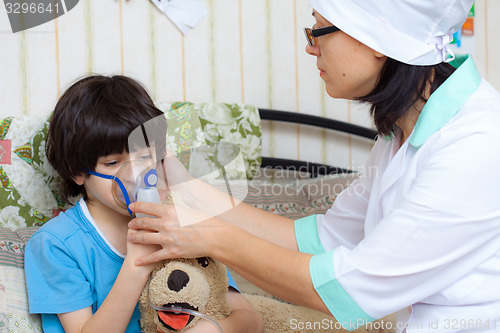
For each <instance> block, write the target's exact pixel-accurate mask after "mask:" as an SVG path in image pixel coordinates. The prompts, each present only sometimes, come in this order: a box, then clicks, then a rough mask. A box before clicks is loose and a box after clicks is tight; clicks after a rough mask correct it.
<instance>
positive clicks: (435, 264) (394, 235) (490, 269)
mask: <svg viewBox="0 0 500 333" xmlns="http://www.w3.org/2000/svg"><path fill="white" fill-rule="evenodd" d="M499 128H500V95H499V94H498V93H497V92H496V91H495V90H494V89H493V88H492V87H491V86H490V85H489V84H488V83H487V82H485V81H482V83H481V85H480V87H479V89H478V90H477V91H476V92H474V93H473V94H472V96H471V97H470V98H469V99H468V100H467V102H466V103H465V105H464V106H463V107H462V109H461V110H460V111H459V112H458V113H457V114H456V115H455V116H454V117H453V118H452V119H451V120H450V121H449V122H448V123H447V124H446V125H445V126H444V127H443V128H442V129H441V130H439V131H438V132H436V133H435V134H433V135H432V136H430V137H429V138H428V139H427V141H426V142H425V143H424V144H423V145H422V146H421V147H420V148H415V147H413V146H411V145H410V144H409V143H408V142H409V140H407V141H406V143H405V144H403V146H402V147H401V148H399V145H398V142H399V138H400V137H399V135H398V136H396V138H395V139H394V140H392V141H388V140H385V139H382V138H380V139H378V141H377V142H376V144H375V146H374V148H373V151H372V154H371V156H370V158H369V161H368V164H367V167H366V168H367V169H366V170H365V172H364V175H363V176H361V177H360V178H359V180H357V181H355V182H354V183H353V184H352V185H351V186H350V187H349V188H348V189H347V190H346V191H344V192H343V193H341V194H340V196H339V197H338V198H337V199H336V200H335V202H334V205H333V206H332V208H331V209H330V210H329V211H328V212H327V213H326V214H325V215H324V216H322V215H320V216H318V218H317V223H318V234H319V237H320V240H321V242H322V244H323V246H324V248H325V250H326V251H330V250H332V249H336V250H335V252H334V254H333V258H334V259H333V261H334V262H333V266H334V267H335V276H336V279H337V281H338V282H339V283H340V284H341V286H342V287H343V288H344V289H345V291H346V292H347V293H348V294H349V295H350V296H351V297H352V299H353V300H354V301H355V302H356V303H357V304H358V305H359V306H360V307H362V308H363V310H364V311H365V312H366V313H367V314H368V315H370V316H372V317H374V318H381V317H383V316H386V315H388V314H390V313H393V312H395V311H398V310H400V309H405V308H406V307H408V306H410V305H412V308H413V311H412V315H411V318H410V320H409V324H408V325H409V326H408V327H407V328H406V332H407V333H412V332H433V333H435V332H458V331H460V332H498V330H499V329H500V172H499V170H500V148H499V144H500V131H499ZM398 148H399V149H398ZM387 279H390V281H391V282H390V283H387ZM461 319H466V325H469V326H467V327H465V328H464V327H463V326H462V324H463V323H460V322H458V323H455V324H456V325H455V326H453V325H452V324H453V323H454V322H453V320H458V321H460V320H461ZM487 320H489V326H490V328H489V330H488V329H486V330H482V329H480V327H479V325H483V326H482V327H483V328H484V325H486V323H487ZM436 321H437V322H438V328H437V329H436V328H432V327H429V325H430V324H429V323H430V322H431V323H435V322H436ZM494 321H495V322H494ZM447 325H448V326H447ZM494 325H496V327H494ZM445 328H449V329H448V330H445Z"/></svg>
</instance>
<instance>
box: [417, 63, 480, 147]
mask: <svg viewBox="0 0 500 333" xmlns="http://www.w3.org/2000/svg"><path fill="white" fill-rule="evenodd" d="M451 64H452V65H453V66H455V67H456V68H457V69H456V71H455V72H454V73H453V74H452V75H451V76H450V77H449V78H448V79H447V80H446V81H445V82H444V83H443V84H442V85H441V86H440V87H439V88H438V89H437V90H436V91H435V92H434V93H433V94H432V95H431V96H430V97H429V100H428V101H427V103H425V107H424V108H423V110H422V112H421V113H420V116H419V117H418V120H417V123H416V124H415V127H414V129H413V134H412V136H411V138H410V144H411V145H412V146H414V147H416V148H419V147H420V146H422V145H423V144H424V142H425V141H426V140H427V139H428V138H429V137H430V136H431V135H432V134H434V133H436V132H437V131H438V130H440V129H441V127H443V126H444V125H445V124H446V123H447V122H448V121H449V120H450V119H451V118H452V117H453V116H455V114H457V112H458V111H459V110H460V108H461V107H462V106H463V105H464V103H465V101H466V100H467V99H468V98H469V97H470V96H471V95H472V94H473V93H474V92H475V91H476V90H477V88H479V85H480V84H481V76H480V75H479V72H478V71H477V69H476V65H475V64H474V61H473V60H472V58H471V57H470V56H469V55H463V56H457V57H456V59H455V61H453V62H452V63H451Z"/></svg>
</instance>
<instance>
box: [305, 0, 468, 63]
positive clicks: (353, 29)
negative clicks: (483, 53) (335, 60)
mask: <svg viewBox="0 0 500 333" xmlns="http://www.w3.org/2000/svg"><path fill="white" fill-rule="evenodd" d="M309 3H310V4H311V6H312V7H313V9H314V10H316V11H317V12H318V13H319V14H321V16H323V17H324V18H325V19H327V20H328V21H329V22H331V23H332V24H333V25H335V26H337V27H338V28H339V29H340V30H342V31H343V32H345V33H346V34H348V35H350V36H351V37H353V38H355V39H357V40H358V41H360V42H361V43H363V44H365V45H367V46H369V47H370V48H372V49H374V50H375V51H378V52H380V53H382V54H384V55H386V56H388V57H390V58H393V59H396V60H398V61H401V62H403V63H406V64H410V65H434V64H438V63H441V62H443V61H444V62H448V61H451V60H453V59H454V55H453V52H452V51H451V48H450V47H449V44H450V42H451V41H452V40H453V33H455V32H456V31H458V29H460V28H461V27H462V25H463V24H464V22H465V20H466V18H467V14H468V13H469V11H470V9H471V7H472V5H473V3H474V0H396V1H394V0H392V1H391V0H309Z"/></svg>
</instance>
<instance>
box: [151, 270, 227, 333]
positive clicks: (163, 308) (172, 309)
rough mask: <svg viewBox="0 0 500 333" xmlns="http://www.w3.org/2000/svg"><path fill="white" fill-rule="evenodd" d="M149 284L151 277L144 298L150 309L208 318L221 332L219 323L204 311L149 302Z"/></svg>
mask: <svg viewBox="0 0 500 333" xmlns="http://www.w3.org/2000/svg"><path fill="white" fill-rule="evenodd" d="M150 284H151V278H150V279H149V281H148V297H147V298H146V303H147V304H148V306H149V307H150V308H151V309H153V310H156V311H168V312H176V313H183V314H188V315H192V316H195V317H199V318H201V319H205V320H208V321H209V322H210V323H212V324H213V325H214V326H215V327H216V328H217V330H218V331H219V332H220V333H223V332H222V327H220V325H219V323H218V322H217V321H216V320H215V319H214V318H212V317H210V316H208V315H206V314H204V313H201V312H198V311H196V310H191V309H186V308H181V307H178V306H157V305H154V304H153V303H152V302H151V300H150V299H149V286H150Z"/></svg>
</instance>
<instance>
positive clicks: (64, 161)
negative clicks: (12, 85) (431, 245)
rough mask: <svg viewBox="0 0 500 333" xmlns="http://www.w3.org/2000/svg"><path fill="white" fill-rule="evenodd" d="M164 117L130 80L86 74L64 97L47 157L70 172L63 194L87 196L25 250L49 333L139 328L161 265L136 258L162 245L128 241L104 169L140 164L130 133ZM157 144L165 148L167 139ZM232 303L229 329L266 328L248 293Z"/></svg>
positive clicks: (64, 174)
mask: <svg viewBox="0 0 500 333" xmlns="http://www.w3.org/2000/svg"><path fill="white" fill-rule="evenodd" d="M161 115H162V112H161V111H160V110H158V109H157V108H156V107H155V106H154V103H153V101H152V100H151V98H150V97H149V96H148V94H147V92H146V91H145V89H144V88H143V87H142V86H141V85H140V84H139V83H138V82H136V81H134V80H132V79H130V78H127V77H124V76H113V77H105V76H90V77H87V78H84V79H82V80H79V81H78V82H76V83H75V84H73V85H72V86H71V87H70V88H69V89H68V90H67V91H66V92H65V93H64V95H63V96H62V97H61V98H60V100H59V101H58V103H57V105H56V107H55V110H54V113H53V115H52V118H51V121H50V126H49V131H48V135H47V148H46V152H47V157H48V160H49V162H50V163H51V165H52V166H53V167H54V168H55V169H56V170H57V171H58V173H59V174H60V176H61V179H62V196H63V198H64V199H65V200H66V201H68V200H69V199H70V198H71V197H74V196H78V195H80V196H81V199H80V200H79V201H78V203H77V204H75V205H74V206H73V207H72V208H70V209H69V210H67V211H66V212H65V213H61V214H60V215H59V216H57V217H56V218H54V219H52V220H51V221H49V222H48V223H46V224H45V225H44V226H43V227H42V228H40V230H39V231H38V232H37V233H36V234H35V235H33V237H32V238H31V239H30V241H29V242H28V244H27V245H26V251H25V267H26V268H25V270H26V283H27V287H28V298H29V305H30V311H31V312H32V313H41V315H42V325H43V329H44V332H46V333H51V332H92V333H95V332H134V333H137V332H140V326H139V311H138V308H137V302H138V299H139V296H140V294H141V292H142V289H143V288H144V285H145V283H146V281H147V278H148V276H149V274H150V272H151V271H152V269H153V268H154V267H155V266H156V263H154V264H151V265H147V266H142V267H139V266H136V265H135V264H134V262H135V260H136V259H137V258H139V257H141V256H144V255H146V254H150V253H152V252H153V251H155V250H156V249H157V246H152V245H137V244H133V243H130V242H128V241H127V233H131V232H133V231H131V230H129V229H128V222H130V220H131V217H130V215H129V213H128V211H127V209H126V208H124V207H122V206H120V205H119V204H118V203H117V202H116V201H115V200H114V198H113V196H112V191H111V188H112V182H113V181H112V180H110V179H105V178H102V177H99V176H97V175H95V173H98V174H104V175H114V174H115V173H116V172H117V171H118V169H119V168H120V166H121V165H122V164H123V163H124V162H126V161H128V160H130V159H134V156H130V155H132V154H131V153H129V151H128V136H129V134H130V133H131V132H132V131H133V130H134V129H135V128H137V127H139V126H140V125H142V124H144V123H145V122H147V121H148V120H150V119H153V118H155V117H158V116H161ZM155 147H156V151H157V153H160V154H161V153H162V152H165V148H164V147H165V143H164V142H155ZM160 159H161V155H160ZM91 173H92V174H91ZM230 286H231V287H233V288H235V284H234V281H232V279H230ZM227 298H228V301H229V304H230V306H231V309H232V313H231V315H230V316H229V317H228V318H227V319H226V320H224V321H222V322H221V326H222V327H223V328H224V331H225V332H230V331H238V332H242V331H246V330H248V331H249V332H250V331H255V330H259V331H261V330H262V325H261V323H262V319H261V317H260V314H258V313H257V312H256V311H255V310H253V308H252V307H251V306H250V304H249V303H247V302H246V301H245V300H244V298H243V297H242V296H241V295H240V294H238V293H237V292H235V291H234V290H231V289H230V290H229V291H228V293H227ZM255 323H257V325H256V324H255ZM193 330H194V331H196V330H197V328H196V327H195V328H193ZM202 330H203V331H204V332H205V329H203V328H202V326H201V325H200V327H199V328H198V331H202Z"/></svg>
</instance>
